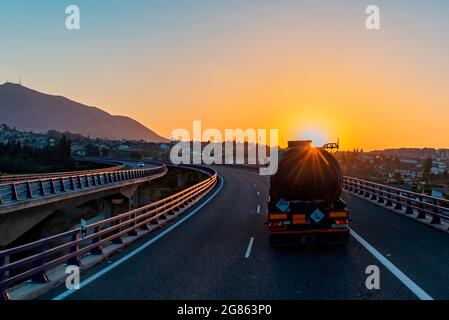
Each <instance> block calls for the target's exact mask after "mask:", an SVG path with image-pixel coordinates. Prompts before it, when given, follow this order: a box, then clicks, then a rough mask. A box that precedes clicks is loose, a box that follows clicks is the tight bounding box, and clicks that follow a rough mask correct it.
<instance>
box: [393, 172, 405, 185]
mask: <svg viewBox="0 0 449 320" xmlns="http://www.w3.org/2000/svg"><path fill="white" fill-rule="evenodd" d="M393 178H394V180H395V181H396V183H397V184H404V179H402V176H401V174H400V173H399V172H396V173H395V174H394V175H393Z"/></svg>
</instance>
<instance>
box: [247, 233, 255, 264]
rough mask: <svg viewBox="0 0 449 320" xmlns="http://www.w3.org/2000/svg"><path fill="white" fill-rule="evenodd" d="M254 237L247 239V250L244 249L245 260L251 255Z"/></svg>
mask: <svg viewBox="0 0 449 320" xmlns="http://www.w3.org/2000/svg"><path fill="white" fill-rule="evenodd" d="M253 243H254V237H252V238H251V239H249V244H248V248H247V249H246V253H245V258H246V259H248V258H249V256H250V254H251V248H252V247H253Z"/></svg>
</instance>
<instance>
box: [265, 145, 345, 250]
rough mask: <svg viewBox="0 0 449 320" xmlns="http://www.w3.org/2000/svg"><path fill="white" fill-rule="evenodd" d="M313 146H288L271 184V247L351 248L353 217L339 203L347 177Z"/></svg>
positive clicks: (325, 150)
mask: <svg viewBox="0 0 449 320" xmlns="http://www.w3.org/2000/svg"><path fill="white" fill-rule="evenodd" d="M329 148H338V144H328V145H326V146H324V147H321V148H315V147H313V146H312V141H290V142H289V143H288V149H287V150H286V151H285V153H284V154H283V155H281V156H280V159H279V163H278V171H277V172H276V173H275V174H274V175H272V176H271V178H270V193H269V199H268V231H269V241H270V244H271V245H272V246H282V245H290V244H296V245H298V244H301V245H308V244H318V245H321V244H336V245H345V244H347V243H348V242H349V211H348V209H347V207H346V203H345V202H344V201H343V200H342V199H341V198H340V196H341V194H342V184H343V175H342V171H341V167H340V165H339V163H338V161H337V160H336V159H335V158H334V157H333V156H332V154H331V153H330V152H329V151H328V150H329Z"/></svg>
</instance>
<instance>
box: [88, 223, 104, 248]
mask: <svg viewBox="0 0 449 320" xmlns="http://www.w3.org/2000/svg"><path fill="white" fill-rule="evenodd" d="M100 230H101V228H100V227H95V228H94V234H96V233H98V232H100ZM98 242H100V236H96V237H94V238H93V239H92V244H95V243H98ZM90 254H92V255H102V254H103V249H102V248H101V246H97V247H94V248H92V249H91V250H90Z"/></svg>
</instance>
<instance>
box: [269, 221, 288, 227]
mask: <svg viewBox="0 0 449 320" xmlns="http://www.w3.org/2000/svg"><path fill="white" fill-rule="evenodd" d="M268 226H269V227H270V228H282V227H284V223H283V222H282V221H276V222H270V223H269V224H268Z"/></svg>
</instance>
